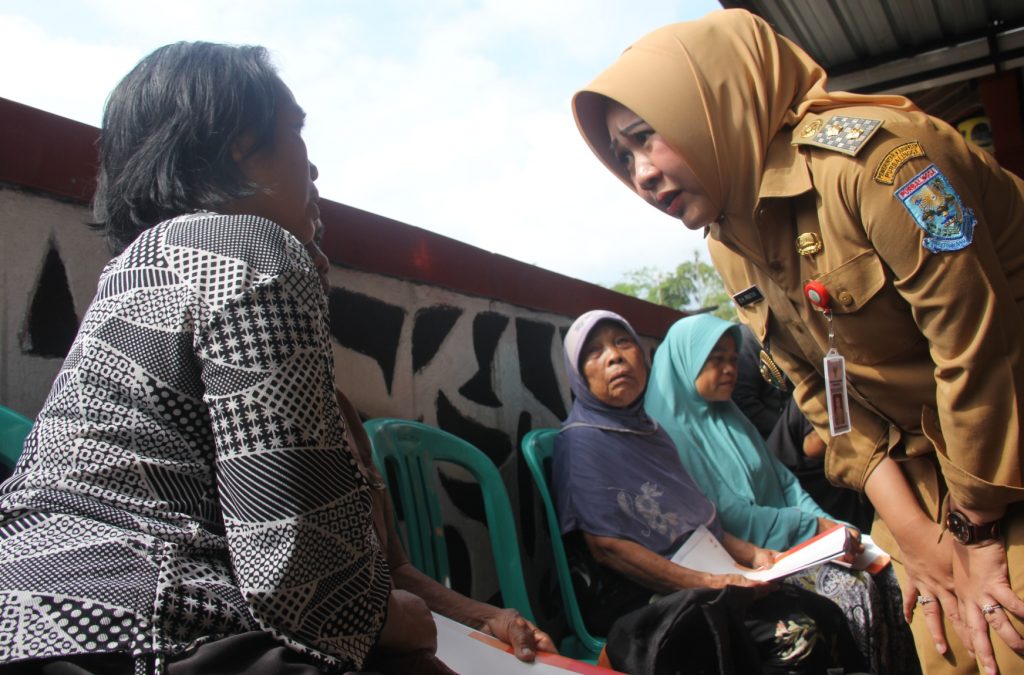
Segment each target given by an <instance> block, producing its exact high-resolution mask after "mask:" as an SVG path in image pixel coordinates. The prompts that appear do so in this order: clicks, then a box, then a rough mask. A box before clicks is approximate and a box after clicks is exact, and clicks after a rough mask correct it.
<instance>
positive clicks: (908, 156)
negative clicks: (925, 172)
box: [875, 141, 925, 185]
mask: <svg viewBox="0 0 1024 675" xmlns="http://www.w3.org/2000/svg"><path fill="white" fill-rule="evenodd" d="M924 156H925V155H924V148H922V147H921V144H920V143H918V142H917V141H910V142H909V143H904V144H903V145H897V146H896V147H895V148H893V149H892V150H890V151H889V154H887V155H886V156H885V157H883V158H882V161H881V162H879V163H878V168H876V169H875V180H876V181H878V182H879V183H882V184H883V185H892V184H893V182H895V180H896V172H897V171H899V170H900V167H902V166H903V165H904V164H906V163H907V162H909V161H910V160H912V159H914V158H915V157H924Z"/></svg>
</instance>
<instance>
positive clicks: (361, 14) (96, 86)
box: [0, 0, 720, 285]
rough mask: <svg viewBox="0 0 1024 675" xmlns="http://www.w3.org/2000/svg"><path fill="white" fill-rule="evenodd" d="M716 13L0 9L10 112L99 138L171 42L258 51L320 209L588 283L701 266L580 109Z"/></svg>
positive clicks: (422, 7) (686, 238)
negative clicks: (291, 111)
mask: <svg viewBox="0 0 1024 675" xmlns="http://www.w3.org/2000/svg"><path fill="white" fill-rule="evenodd" d="M719 8H720V5H719V4H718V2H715V1H713V0H644V1H643V2H637V1H636V0H476V1H469V0H301V1H296V2H287V3H286V2H280V1H279V0H278V1H274V2H271V1H269V0H176V1H175V2H166V3H150V2H139V1H138V0H132V1H125V0H78V1H75V2H72V1H69V0H0V36H2V39H0V63H3V64H4V67H3V68H2V69H0V96H2V97H4V98H8V99H12V100H15V101H18V102H21V103H25V104H27V105H31V106H34V107H37V108H41V109H43V110H47V111H50V112H53V113H56V114H58V115H63V116H65V117H69V118H71V119H75V120H78V121H81V122H85V123H88V124H92V125H96V126H98V125H99V121H100V116H101V114H102V108H103V102H104V100H105V98H106V95H107V93H108V92H109V91H110V90H111V89H112V88H113V87H114V85H116V84H117V82H118V81H119V80H120V78H121V77H123V76H124V74H125V73H127V72H128V71H129V70H130V69H131V68H132V66H134V65H135V63H136V62H138V61H139V59H141V58H142V57H143V56H145V55H146V54H148V53H149V52H150V51H152V50H153V49H155V48H156V47H159V46H161V45H163V44H166V43H168V42H175V41H178V40H211V41H217V42H229V43H236V44H240V43H246V44H261V45H264V46H266V47H267V48H268V49H269V50H270V52H271V55H272V58H273V60H274V63H275V64H276V65H277V67H278V69H279V71H280V73H281V76H282V78H283V79H284V81H285V82H286V83H287V84H288V85H289V86H290V87H291V89H292V91H293V92H294V93H295V97H296V99H297V100H298V102H299V103H300V104H301V105H302V106H303V107H304V108H305V109H306V111H307V113H308V119H307V127H306V131H305V136H306V140H307V144H308V146H309V152H310V157H311V159H312V160H313V161H314V162H315V163H316V164H317V166H318V167H319V169H320V179H319V181H318V186H319V189H320V193H321V195H323V196H324V197H326V198H328V199H331V200H334V201H338V202H343V203H345V204H350V205H352V206H355V207H358V208H361V209H364V210H367V211H372V212H374V213H379V214H381V215H384V216H387V217H389V218H394V219H396V220H400V221H403V222H405V223H409V224H411V225H416V226H417V227H422V228H425V229H428V230H431V231H434V232H438V233H440V234H443V235H445V236H448V237H452V238H454V239H458V240H460V241H464V242H466V243H469V244H472V245H474V246H478V247H480V248H483V249H486V250H488V251H494V252H497V253H501V254H503V255H507V256H509V257H512V258H516V259H518V260H522V261H523V262H527V263H531V264H535V265H538V266H540V267H544V268H546V269H550V270H554V271H556V272H560V273H562V274H566V275H569V276H572V277H576V278H579V279H584V280H586V281H591V282H595V283H600V284H604V285H610V284H612V283H615V282H617V281H620V280H621V279H622V278H623V277H624V275H625V274H626V272H628V271H630V270H635V269H638V268H640V267H644V266H653V267H656V268H659V269H664V270H668V269H672V268H674V267H675V265H677V264H678V263H679V262H682V261H684V260H688V259H690V258H691V257H692V255H693V251H695V250H698V251H701V252H702V255H704V253H703V252H704V244H703V242H702V241H701V236H700V234H699V233H694V232H689V231H687V230H686V229H685V228H684V227H683V225H682V223H681V222H680V221H678V220H673V219H670V218H669V217H667V216H665V215H662V214H660V213H658V212H657V211H655V210H654V209H652V208H650V207H649V206H646V205H645V204H644V203H643V202H642V201H641V200H640V199H639V198H638V197H637V196H635V195H634V194H633V193H631V192H630V191H629V190H627V189H626V188H625V187H624V186H622V184H621V183H620V182H619V181H618V180H617V179H616V178H614V177H613V176H612V175H611V174H610V173H609V172H608V171H606V170H605V169H604V168H603V167H602V166H601V165H600V164H599V163H598V161H597V160H596V159H595V158H594V157H593V156H592V155H591V153H590V151H589V149H587V147H586V145H585V144H584V142H583V140H582V138H581V137H580V135H579V133H578V132H577V131H576V127H575V124H574V122H573V120H572V114H571V112H570V108H569V100H570V98H571V97H572V94H573V93H574V92H575V91H576V90H577V89H579V88H580V87H582V86H584V85H586V84H587V83H588V82H589V81H590V80H591V79H592V78H593V77H594V76H595V75H597V73H598V72H600V71H601V70H602V69H603V68H605V67H606V66H608V65H609V64H611V63H612V61H614V60H615V58H616V57H617V55H618V54H619V53H620V52H621V51H622V50H623V49H624V48H625V47H627V46H628V45H629V44H630V43H631V42H633V41H634V40H635V39H636V38H638V37H640V36H641V35H643V34H645V33H647V32H649V31H651V30H653V29H655V28H657V27H659V26H662V25H664V24H667V23H671V22H674V21H683V20H687V19H693V18H697V17H700V16H703V15H704V14H706V13H707V12H709V11H712V10H715V9H719Z"/></svg>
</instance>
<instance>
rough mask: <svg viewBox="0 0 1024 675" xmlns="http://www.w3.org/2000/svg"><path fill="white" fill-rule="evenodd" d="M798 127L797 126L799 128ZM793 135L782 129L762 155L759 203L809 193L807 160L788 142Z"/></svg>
mask: <svg viewBox="0 0 1024 675" xmlns="http://www.w3.org/2000/svg"><path fill="white" fill-rule="evenodd" d="M799 126H800V125H797V128H799ZM791 136H792V134H791V133H790V132H789V131H788V130H786V129H783V130H782V131H781V132H779V133H777V134H775V138H774V139H772V142H771V143H770V144H769V145H768V151H767V152H766V153H765V158H764V169H763V170H762V172H761V188H760V190H759V191H758V193H757V199H758V201H760V200H762V199H769V198H777V197H794V196H796V195H799V194H803V193H804V192H807V191H808V190H810V189H811V188H812V187H813V185H812V183H811V172H810V169H809V168H808V166H807V157H806V155H805V154H804V153H803V152H801V150H800V148H798V147H797V146H795V145H793V144H792V142H791Z"/></svg>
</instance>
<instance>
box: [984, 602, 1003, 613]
mask: <svg viewBox="0 0 1024 675" xmlns="http://www.w3.org/2000/svg"><path fill="white" fill-rule="evenodd" d="M1002 607H1003V606H1002V605H1000V604H999V603H998V602H993V603H992V604H991V605H983V606H982V608H981V613H982V614H984V615H985V616H990V615H992V614H995V613H996V610H997V609H1002Z"/></svg>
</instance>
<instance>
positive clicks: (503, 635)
mask: <svg viewBox="0 0 1024 675" xmlns="http://www.w3.org/2000/svg"><path fill="white" fill-rule="evenodd" d="M482 630H483V632H485V633H489V634H491V635H493V636H494V637H496V638H498V639H499V640H501V641H502V642H505V643H508V644H510V645H512V652H513V653H514V654H515V656H516V658H517V659H519V660H520V661H533V659H534V658H535V657H536V654H537V651H538V650H540V651H542V652H552V653H556V654H557V653H558V650H557V649H555V643H554V641H553V640H552V639H551V637H550V636H549V635H548V634H547V633H545V632H544V631H542V630H541V629H540V628H537V627H536V626H534V625H533V624H532V623H530V622H529V621H527V620H526V619H525V618H523V616H522V615H521V614H520V613H519V612H517V611H516V610H514V609H501V610H498V611H497V612H495V613H494V614H492V615H491V616H490V617H489V618H488V619H487V620H486V621H485V622H484V625H483V629H482Z"/></svg>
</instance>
